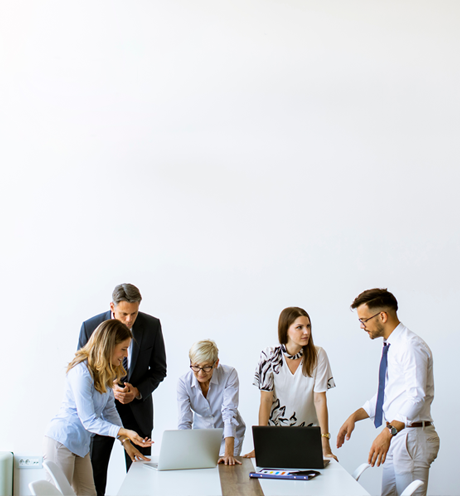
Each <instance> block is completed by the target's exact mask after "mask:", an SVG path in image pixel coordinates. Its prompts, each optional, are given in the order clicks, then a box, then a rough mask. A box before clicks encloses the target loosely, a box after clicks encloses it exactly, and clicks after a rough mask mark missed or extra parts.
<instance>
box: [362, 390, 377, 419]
mask: <svg viewBox="0 0 460 496" xmlns="http://www.w3.org/2000/svg"><path fill="white" fill-rule="evenodd" d="M376 402H377V394H374V396H373V397H372V398H371V399H370V400H367V401H366V403H364V405H363V409H364V410H365V412H366V413H367V414H368V415H369V418H371V419H372V418H374V417H375V404H376Z"/></svg>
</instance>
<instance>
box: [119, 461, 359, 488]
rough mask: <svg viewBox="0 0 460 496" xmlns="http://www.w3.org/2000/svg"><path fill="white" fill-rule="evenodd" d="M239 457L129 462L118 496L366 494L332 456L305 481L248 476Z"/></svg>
mask: <svg viewBox="0 0 460 496" xmlns="http://www.w3.org/2000/svg"><path fill="white" fill-rule="evenodd" d="M152 458H153V459H155V457H152ZM242 460H243V461H244V463H243V466H239V465H238V466H236V467H223V466H220V467H215V468H208V469H202V470H167V471H157V470H154V469H152V468H151V467H147V466H144V463H142V462H136V463H133V464H132V465H131V468H130V470H129V472H128V474H127V475H126V477H125V480H124V481H123V484H122V485H121V487H120V490H119V492H118V496H231V495H238V496H245V495H251V496H252V495H263V496H297V495H302V496H310V495H311V496H369V493H368V492H367V491H366V490H365V489H364V488H363V487H362V486H361V485H360V484H359V483H358V482H356V481H355V479H353V477H352V476H351V475H350V474H349V473H348V472H347V471H346V470H345V469H344V468H343V467H342V466H341V465H340V464H339V463H337V462H336V461H335V460H331V463H330V464H329V465H328V466H327V467H326V468H325V469H322V470H320V472H321V475H319V476H318V477H316V478H314V479H312V480H309V481H292V480H289V481H283V480H261V479H249V477H248V475H247V474H248V472H249V471H251V470H253V467H252V463H251V461H250V460H247V459H242ZM154 461H155V460H154ZM221 479H222V480H224V483H223V488H222V487H221V483H220V481H221ZM257 481H259V483H260V486H259V485H258V484H257Z"/></svg>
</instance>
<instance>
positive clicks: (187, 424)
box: [177, 364, 246, 456]
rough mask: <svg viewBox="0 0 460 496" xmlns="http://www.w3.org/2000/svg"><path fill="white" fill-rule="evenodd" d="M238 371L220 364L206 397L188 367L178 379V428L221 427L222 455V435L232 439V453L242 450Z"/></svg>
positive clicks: (222, 450) (213, 375) (243, 429)
mask: <svg viewBox="0 0 460 496" xmlns="http://www.w3.org/2000/svg"><path fill="white" fill-rule="evenodd" d="M238 398H239V381H238V373H237V372H236V370H235V369H234V368H233V367H230V366H229V365H221V364H219V365H218V366H217V368H216V369H214V372H213V374H212V377H211V382H210V384H209V390H208V394H207V395H206V398H205V397H204V395H203V392H202V391H201V387H200V384H199V382H198V381H197V379H196V377H195V375H194V374H193V372H192V371H191V370H190V371H188V372H187V373H186V374H184V375H183V376H182V377H180V378H179V380H178V382H177V405H178V409H179V419H178V429H192V426H193V429H214V428H220V427H223V429H224V434H223V439H222V445H221V454H223V453H224V452H225V438H226V437H234V438H235V448H234V455H235V456H237V455H239V454H240V453H241V448H242V444H243V439H244V433H245V431H246V425H245V423H244V422H243V419H242V418H241V415H240V413H239V411H238Z"/></svg>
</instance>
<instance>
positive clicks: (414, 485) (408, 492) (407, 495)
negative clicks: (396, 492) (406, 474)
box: [401, 480, 424, 496]
mask: <svg viewBox="0 0 460 496" xmlns="http://www.w3.org/2000/svg"><path fill="white" fill-rule="evenodd" d="M423 484H424V482H422V481H421V480H414V482H411V483H410V484H409V485H408V486H407V487H406V489H404V491H403V492H402V494H401V496H412V494H414V493H415V491H417V489H418V488H419V487H421V486H423Z"/></svg>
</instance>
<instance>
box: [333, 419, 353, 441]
mask: <svg viewBox="0 0 460 496" xmlns="http://www.w3.org/2000/svg"><path fill="white" fill-rule="evenodd" d="M354 430H355V420H354V418H353V415H350V416H349V417H348V418H347V420H345V423H344V424H343V425H342V427H341V428H340V430H339V433H338V434H337V448H340V447H342V446H343V443H344V442H345V440H347V441H349V440H350V437H351V433H352V432H353V431H354Z"/></svg>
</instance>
